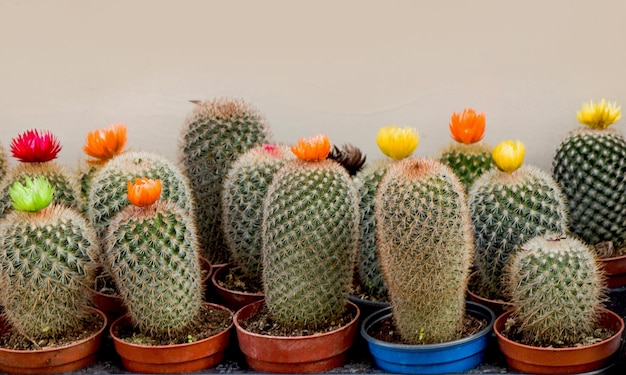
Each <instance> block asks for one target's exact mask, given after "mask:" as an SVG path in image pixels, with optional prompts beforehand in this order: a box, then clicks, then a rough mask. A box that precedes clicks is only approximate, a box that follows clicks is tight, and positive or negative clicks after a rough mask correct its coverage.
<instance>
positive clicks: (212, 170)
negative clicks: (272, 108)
mask: <svg viewBox="0 0 626 375" xmlns="http://www.w3.org/2000/svg"><path fill="white" fill-rule="evenodd" d="M181 133H182V134H181V142H180V149H179V152H180V159H181V164H182V169H183V173H184V174H185V175H186V176H187V178H188V179H189V181H190V184H191V185H190V186H191V191H192V194H193V197H194V200H195V202H196V204H195V205H194V207H193V212H194V216H195V220H196V222H197V223H198V233H199V235H200V247H201V249H202V250H201V251H202V253H203V254H202V255H203V256H204V257H205V258H207V259H208V260H209V261H210V262H211V263H213V264H218V263H225V262H227V261H228V260H229V258H230V255H229V253H228V250H227V246H226V243H225V240H224V236H223V233H222V227H223V226H222V224H221V216H222V199H221V194H222V183H223V180H224V177H225V176H226V174H227V173H228V169H229V168H230V166H231V164H232V163H233V162H234V161H235V160H236V159H237V157H238V156H239V155H241V154H242V153H243V152H244V151H246V150H248V149H249V148H251V147H254V146H257V145H260V144H263V143H269V135H268V130H267V127H266V125H265V120H264V119H263V117H262V116H261V114H260V113H259V112H258V111H257V110H256V109H254V108H253V107H252V106H250V105H249V104H247V103H245V102H243V101H241V100H231V99H225V98H224V99H216V100H213V101H209V102H201V103H199V104H198V106H197V107H196V108H195V110H194V111H193V113H192V114H191V116H190V117H189V118H188V119H187V120H186V122H185V124H184V125H183V127H182V132H181Z"/></svg>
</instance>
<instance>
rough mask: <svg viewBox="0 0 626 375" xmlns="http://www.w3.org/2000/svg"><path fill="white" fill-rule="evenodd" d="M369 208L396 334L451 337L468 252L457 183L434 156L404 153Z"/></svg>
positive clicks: (409, 338) (417, 340)
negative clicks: (407, 154)
mask: <svg viewBox="0 0 626 375" xmlns="http://www.w3.org/2000/svg"><path fill="white" fill-rule="evenodd" d="M375 213H376V223H377V224H376V233H377V237H378V251H379V254H380V263H381V269H382V272H383V275H384V278H385V282H386V285H387V288H388V290H389V296H390V299H391V305H392V311H393V314H392V316H393V320H394V323H395V325H396V327H397V329H398V331H399V332H400V334H401V335H402V337H403V339H404V340H405V341H406V342H407V343H409V344H422V343H439V342H444V341H450V340H453V339H457V338H459V337H460V336H461V329H462V326H463V321H464V316H465V290H466V287H467V283H468V279H469V272H470V267H471V265H472V258H473V240H472V225H471V221H470V216H469V210H468V207H467V202H466V199H465V192H464V188H463V185H462V184H461V183H460V182H459V180H458V178H457V177H456V176H455V175H454V173H453V172H452V171H451V170H450V168H449V167H447V166H445V165H444V164H443V163H441V162H439V161H437V160H434V159H429V158H407V159H405V160H402V161H399V162H395V163H393V164H391V165H390V166H389V168H388V169H387V173H385V176H384V177H383V179H382V181H381V183H380V186H379V188H378V192H377V195H376V204H375Z"/></svg>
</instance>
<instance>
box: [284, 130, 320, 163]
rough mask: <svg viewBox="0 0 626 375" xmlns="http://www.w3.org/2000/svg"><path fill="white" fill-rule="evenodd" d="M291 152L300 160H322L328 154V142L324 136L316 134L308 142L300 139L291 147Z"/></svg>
mask: <svg viewBox="0 0 626 375" xmlns="http://www.w3.org/2000/svg"><path fill="white" fill-rule="evenodd" d="M291 152H293V153H294V155H296V157H297V158H298V159H300V160H305V161H320V160H324V159H326V157H328V154H329V153H330V140H329V139H328V135H326V134H318V135H316V136H314V137H311V138H309V139H308V140H307V139H304V138H300V139H298V143H297V144H296V145H293V146H291Z"/></svg>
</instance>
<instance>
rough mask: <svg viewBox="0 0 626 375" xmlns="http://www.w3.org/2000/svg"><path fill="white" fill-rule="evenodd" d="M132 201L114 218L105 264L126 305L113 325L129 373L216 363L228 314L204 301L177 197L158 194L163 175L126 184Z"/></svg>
mask: <svg viewBox="0 0 626 375" xmlns="http://www.w3.org/2000/svg"><path fill="white" fill-rule="evenodd" d="M127 189H128V200H129V202H130V203H131V205H130V206H128V207H126V208H124V209H123V210H121V211H120V212H119V213H117V214H116V215H115V217H114V218H113V219H112V221H111V223H110V225H109V229H108V231H107V235H106V240H105V246H106V249H105V252H104V253H105V254H104V257H105V264H106V267H107V269H108V270H109V272H110V275H111V277H112V278H113V281H114V282H115V285H116V287H117V290H119V292H120V297H121V298H122V300H123V301H124V305H125V306H126V308H127V309H128V314H127V315H125V316H122V317H120V318H119V319H117V320H116V321H115V322H113V324H112V325H111V328H110V333H111V336H112V337H113V340H114V345H115V349H116V351H117V353H118V354H119V355H120V357H121V358H122V364H123V366H124V367H125V368H126V369H127V370H130V371H133V372H148V373H179V372H190V371H197V370H200V369H203V368H207V367H211V366H214V365H216V364H217V363H219V362H221V361H222V359H223V357H224V349H225V348H226V346H227V344H228V341H229V330H230V328H231V327H232V312H231V311H230V310H228V309H226V308H225V307H223V306H220V305H215V304H209V303H204V302H203V290H202V288H203V286H202V273H201V268H200V267H201V266H200V258H199V246H198V240H197V237H196V228H195V224H194V221H193V220H192V217H191V215H190V214H189V213H188V212H187V211H185V210H183V209H182V208H181V207H180V206H179V205H178V204H177V203H175V202H172V201H169V200H159V199H158V198H159V196H160V194H161V190H162V182H161V180H152V179H147V178H137V179H135V182H134V183H133V182H131V181H129V182H128V185H127Z"/></svg>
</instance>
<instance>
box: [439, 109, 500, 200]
mask: <svg viewBox="0 0 626 375" xmlns="http://www.w3.org/2000/svg"><path fill="white" fill-rule="evenodd" d="M449 126H450V133H451V134H452V138H453V139H454V140H455V142H454V143H453V144H451V145H450V146H448V147H447V148H446V149H445V150H443V151H442V152H441V155H440V156H439V160H440V161H442V162H443V163H445V164H446V165H448V166H449V167H450V168H452V170H453V171H454V173H456V175H457V176H458V177H459V179H460V180H461V182H462V183H463V185H465V191H467V190H468V189H469V187H470V185H471V184H472V183H473V182H474V181H475V180H476V179H477V178H478V177H480V175H482V174H483V173H484V172H486V171H488V170H489V169H491V168H493V162H492V159H491V147H490V146H489V145H487V144H486V143H478V142H479V141H480V140H481V139H482V138H483V134H484V131H485V114H484V113H479V114H477V113H476V112H475V111H474V110H473V109H465V110H463V112H462V113H457V112H455V113H454V114H452V119H451V120H450V125H449Z"/></svg>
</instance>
